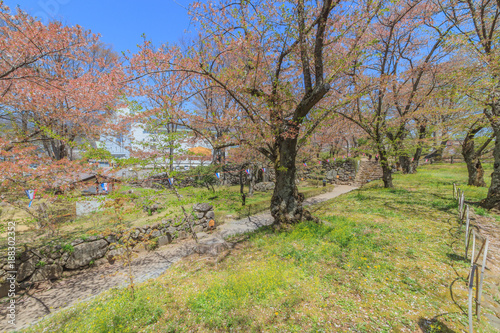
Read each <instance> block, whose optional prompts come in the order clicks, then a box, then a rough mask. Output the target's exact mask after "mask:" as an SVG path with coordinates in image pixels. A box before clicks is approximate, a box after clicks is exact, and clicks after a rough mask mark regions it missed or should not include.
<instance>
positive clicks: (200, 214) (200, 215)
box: [196, 212, 205, 219]
mask: <svg viewBox="0 0 500 333" xmlns="http://www.w3.org/2000/svg"><path fill="white" fill-rule="evenodd" d="M203 216H205V213H203V212H197V213H196V217H197V218H199V219H202V218H203Z"/></svg>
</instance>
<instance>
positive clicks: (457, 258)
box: [446, 253, 467, 262]
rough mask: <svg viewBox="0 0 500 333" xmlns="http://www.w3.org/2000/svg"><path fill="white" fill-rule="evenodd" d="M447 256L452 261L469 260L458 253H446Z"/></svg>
mask: <svg viewBox="0 0 500 333" xmlns="http://www.w3.org/2000/svg"><path fill="white" fill-rule="evenodd" d="M446 256H447V257H448V258H449V259H450V260H452V261H462V262H466V261H467V259H466V258H465V257H464V256H461V255H458V254H456V253H446Z"/></svg>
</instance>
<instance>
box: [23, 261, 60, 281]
mask: <svg viewBox="0 0 500 333" xmlns="http://www.w3.org/2000/svg"><path fill="white" fill-rule="evenodd" d="M62 272H63V268H62V267H61V266H59V265H45V266H43V267H40V268H38V269H37V270H36V271H35V273H34V274H33V277H32V278H31V280H30V281H31V282H40V281H47V280H53V279H59V278H60V277H61V276H62Z"/></svg>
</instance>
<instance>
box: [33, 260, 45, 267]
mask: <svg viewBox="0 0 500 333" xmlns="http://www.w3.org/2000/svg"><path fill="white" fill-rule="evenodd" d="M45 265H47V263H46V262H45V261H43V260H40V261H39V262H37V263H36V265H35V267H43V266H45Z"/></svg>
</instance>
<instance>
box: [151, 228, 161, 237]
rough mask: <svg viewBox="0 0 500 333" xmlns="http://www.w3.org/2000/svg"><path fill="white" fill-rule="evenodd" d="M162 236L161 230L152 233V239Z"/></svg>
mask: <svg viewBox="0 0 500 333" xmlns="http://www.w3.org/2000/svg"><path fill="white" fill-rule="evenodd" d="M160 236H161V232H160V230H153V232H152V233H151V237H153V238H156V237H160Z"/></svg>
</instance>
